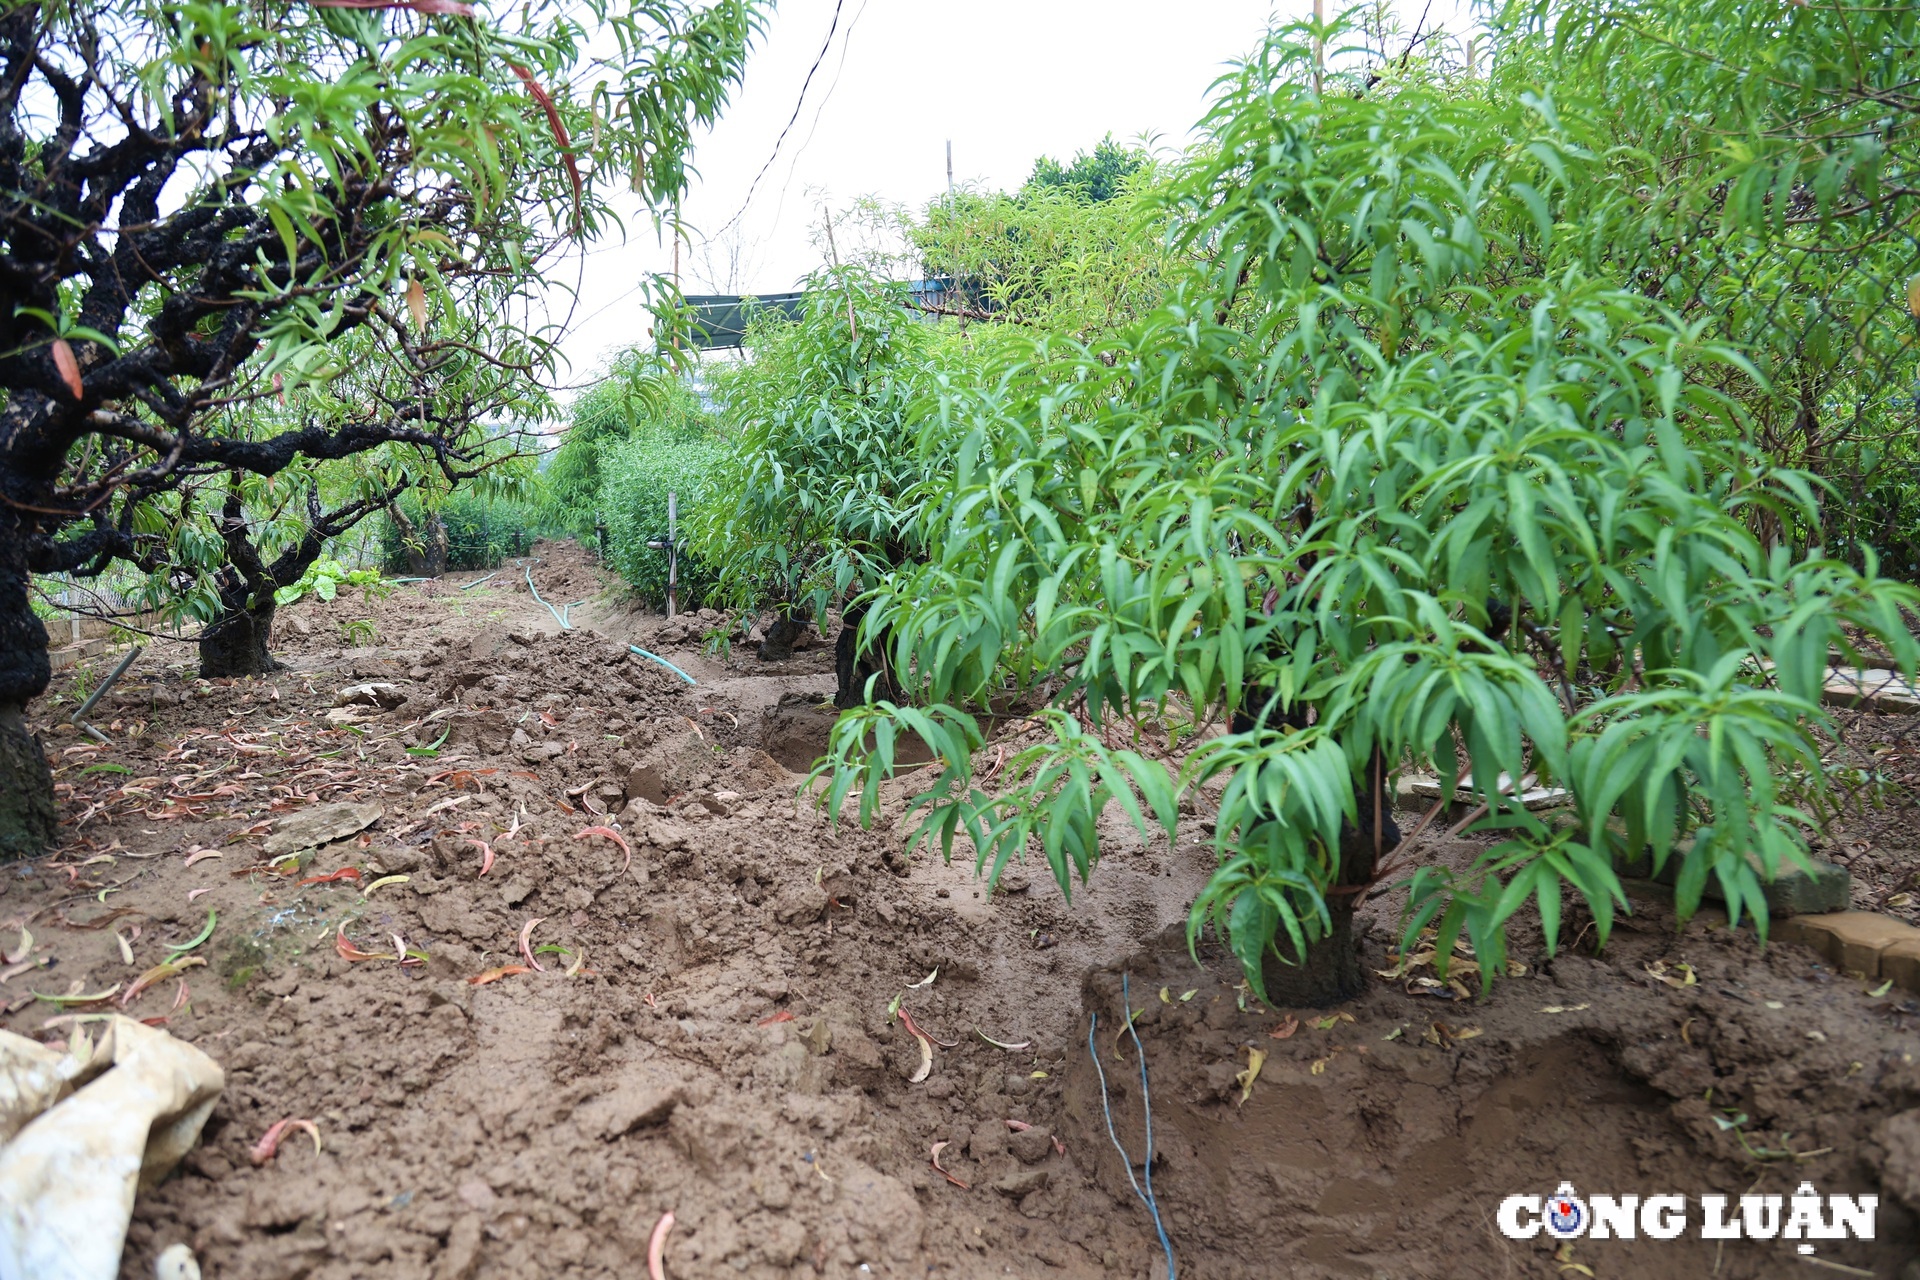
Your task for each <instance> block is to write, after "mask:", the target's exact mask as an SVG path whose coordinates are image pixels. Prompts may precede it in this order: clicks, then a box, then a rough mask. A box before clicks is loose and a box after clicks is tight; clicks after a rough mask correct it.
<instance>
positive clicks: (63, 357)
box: [53, 177, 580, 400]
mask: <svg viewBox="0 0 1920 1280" xmlns="http://www.w3.org/2000/svg"><path fill="white" fill-rule="evenodd" d="M573 185H574V190H575V192H576V193H577V192H578V191H579V188H580V179H579V178H577V177H576V178H575V179H574V180H573ZM578 199H579V197H578V195H577V194H576V195H575V201H576V203H577V202H578ZM578 217H579V215H578V214H576V215H575V219H576V223H577V221H578ZM53 367H54V368H55V369H58V370H59V371H60V380H61V381H62V382H64V383H66V384H67V390H68V391H70V392H72V393H73V398H74V399H75V400H78V399H80V398H81V397H82V396H85V395H86V394H87V388H86V384H85V383H83V382H81V381H80V362H79V361H78V360H76V359H74V358H73V348H72V347H70V346H68V345H67V340H66V339H65V338H55V339H54V340H53Z"/></svg>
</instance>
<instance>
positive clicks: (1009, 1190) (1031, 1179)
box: [987, 1169, 1053, 1199]
mask: <svg viewBox="0 0 1920 1280" xmlns="http://www.w3.org/2000/svg"><path fill="white" fill-rule="evenodd" d="M1052 1180H1053V1175H1052V1174H1051V1173H1049V1172H1048V1171H1047V1170H1045V1169H1017V1170H1015V1171H1014V1172H1012V1173H1010V1174H1008V1175H1007V1176H1006V1177H1004V1178H995V1179H994V1180H993V1181H992V1182H989V1183H988V1184H987V1185H988V1186H990V1187H992V1188H993V1189H994V1190H995V1191H998V1192H999V1193H1000V1194H1001V1195H1003V1196H1012V1197H1014V1198H1015V1199H1019V1198H1020V1197H1021V1196H1024V1195H1026V1194H1028V1193H1029V1192H1033V1191H1044V1190H1046V1188H1047V1183H1049V1182H1051V1181H1052Z"/></svg>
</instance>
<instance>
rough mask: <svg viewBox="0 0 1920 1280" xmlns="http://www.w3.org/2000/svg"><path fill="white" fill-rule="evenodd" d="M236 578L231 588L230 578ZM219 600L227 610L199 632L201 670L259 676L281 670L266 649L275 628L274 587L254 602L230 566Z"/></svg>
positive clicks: (207, 674) (210, 673)
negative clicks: (217, 619) (258, 600)
mask: <svg viewBox="0 0 1920 1280" xmlns="http://www.w3.org/2000/svg"><path fill="white" fill-rule="evenodd" d="M229 578H231V580H232V581H233V589H232V590H229V589H228V585H227V579H229ZM222 579H223V580H222V582H221V591H220V603H221V604H222V605H224V606H225V607H226V613H225V615H224V616H223V617H221V619H220V620H219V621H218V622H215V623H213V624H211V625H209V626H208V627H207V629H206V630H204V631H202V632H201V633H200V674H201V675H202V676H205V677H206V678H208V679H212V678H214V677H215V676H259V675H265V674H266V673H267V672H269V671H278V670H279V669H280V665H281V664H280V663H279V662H277V661H275V660H274V657H273V655H272V654H271V653H269V652H268V651H267V639H268V637H269V636H270V635H271V634H272V632H273V609H274V603H273V590H272V588H271V587H269V588H267V589H266V590H265V591H264V592H262V593H261V597H260V598H261V599H263V600H264V601H265V603H263V604H262V603H254V601H253V599H252V598H251V596H252V593H251V592H249V591H248V590H247V585H246V583H245V582H244V581H243V580H241V579H240V578H239V575H237V574H235V573H233V571H232V570H231V569H228V570H225V571H223V573H222Z"/></svg>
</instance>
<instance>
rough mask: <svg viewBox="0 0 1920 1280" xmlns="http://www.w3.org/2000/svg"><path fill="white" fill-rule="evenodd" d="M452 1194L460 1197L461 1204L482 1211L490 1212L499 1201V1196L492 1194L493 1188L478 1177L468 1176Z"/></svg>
mask: <svg viewBox="0 0 1920 1280" xmlns="http://www.w3.org/2000/svg"><path fill="white" fill-rule="evenodd" d="M454 1194H455V1195H457V1196H459V1197H460V1203H461V1204H464V1205H466V1206H467V1207H468V1208H469V1209H478V1210H479V1211H480V1212H482V1213H487V1212H490V1211H491V1210H492V1209H493V1206H494V1205H495V1204H496V1203H498V1201H499V1197H498V1196H496V1195H494V1194H493V1188H492V1187H490V1186H488V1185H487V1184H486V1183H485V1182H482V1181H481V1180H480V1179H479V1178H468V1179H467V1180H466V1181H465V1182H463V1183H461V1184H460V1186H459V1188H458V1190H456V1191H455V1192H454Z"/></svg>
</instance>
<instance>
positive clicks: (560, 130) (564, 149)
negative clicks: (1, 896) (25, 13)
mask: <svg viewBox="0 0 1920 1280" xmlns="http://www.w3.org/2000/svg"><path fill="white" fill-rule="evenodd" d="M507 66H508V68H509V69H510V70H511V71H512V72H513V74H515V75H517V76H519V77H520V82H521V83H522V84H524V85H526V86H527V92H528V93H530V94H532V95H533V100H534V101H535V102H537V103H539V104H540V107H541V109H542V110H543V111H545V112H546V113H547V127H548V128H549V129H551V130H553V140H554V141H555V142H556V143H558V144H559V145H560V159H561V160H562V161H564V162H565V163H566V166H567V177H569V178H570V179H572V180H573V232H574V234H575V235H578V234H580V193H581V184H580V165H579V163H578V162H577V161H575V160H574V158H573V152H572V150H571V149H570V148H571V147H572V145H573V141H572V139H570V138H568V137H567V126H566V125H564V124H562V123H561V122H560V110H559V108H557V107H555V106H554V105H553V97H552V95H550V94H549V93H548V92H547V91H546V90H545V89H543V88H541V87H540V82H539V81H538V80H535V79H534V78H533V73H532V72H531V71H529V70H527V69H526V68H525V67H523V66H521V65H520V64H519V63H517V62H509V63H508V64H507ZM78 394H79V393H78V392H76V393H75V396H76V398H77V397H78Z"/></svg>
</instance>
